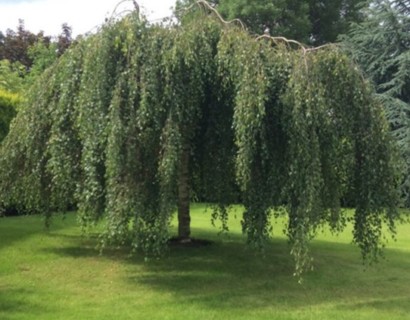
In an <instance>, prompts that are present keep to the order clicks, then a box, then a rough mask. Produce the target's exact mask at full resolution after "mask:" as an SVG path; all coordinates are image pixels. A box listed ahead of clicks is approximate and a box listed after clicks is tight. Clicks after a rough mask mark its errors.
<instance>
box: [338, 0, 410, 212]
mask: <svg viewBox="0 0 410 320" xmlns="http://www.w3.org/2000/svg"><path fill="white" fill-rule="evenodd" d="M364 14H365V16H366V19H365V20H364V21H363V22H362V23H360V24H353V25H352V29H351V31H350V32H349V34H348V35H347V36H344V37H343V38H342V41H343V44H344V46H345V48H346V49H347V50H348V52H349V53H350V54H351V56H352V57H353V58H354V59H355V60H356V61H357V62H358V63H359V64H360V66H361V67H362V68H363V70H364V72H365V74H366V76H368V77H369V78H370V79H372V80H373V82H374V83H375V85H376V90H377V93H378V98H379V99H380V100H381V101H382V102H383V105H384V106H385V110H386V114H387V116H388V118H389V120H390V124H391V128H392V132H393V135H394V137H395V138H396V140H397V143H398V145H399V149H400V152H401V155H402V158H403V159H404V167H405V169H404V171H405V172H406V173H405V178H404V182H403V188H402V190H403V195H404V199H405V203H406V204H407V206H409V205H410V2H409V1H382V0H380V1H373V2H372V5H371V6H370V7H369V8H367V9H366V10H365V11H364Z"/></svg>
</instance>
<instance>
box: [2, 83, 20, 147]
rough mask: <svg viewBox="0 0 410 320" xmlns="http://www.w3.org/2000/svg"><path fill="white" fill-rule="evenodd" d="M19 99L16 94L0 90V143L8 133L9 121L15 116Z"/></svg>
mask: <svg viewBox="0 0 410 320" xmlns="http://www.w3.org/2000/svg"><path fill="white" fill-rule="evenodd" d="M19 103H21V98H20V97H19V96H18V95H17V94H13V93H9V92H7V91H4V90H2V89H0V143H1V141H2V140H3V139H4V138H5V137H6V135H7V133H8V132H9V126H10V122H11V120H12V119H13V118H14V116H15V115H16V110H17V109H18V105H19Z"/></svg>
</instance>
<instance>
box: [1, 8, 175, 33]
mask: <svg viewBox="0 0 410 320" xmlns="http://www.w3.org/2000/svg"><path fill="white" fill-rule="evenodd" d="M120 2H121V1H120V0H0V31H2V32H3V33H4V32H5V31H6V29H8V28H9V29H12V30H16V27H17V25H18V20H19V19H23V20H24V24H25V27H26V29H27V30H29V31H31V32H33V33H37V32H39V31H44V32H45V34H46V35H51V36H55V35H58V34H59V33H60V32H61V25H62V24H63V23H67V24H68V25H69V26H71V27H72V28H73V34H74V36H76V35H78V34H84V33H86V32H88V31H90V30H92V29H93V28H94V27H95V26H98V25H100V24H101V23H103V22H104V19H105V18H106V17H109V16H111V14H112V12H113V10H114V8H115V7H116V5H117V4H119V3H120ZM137 2H138V4H139V5H140V7H141V11H142V13H144V14H145V15H146V16H147V17H148V20H150V21H152V20H156V19H159V18H163V17H167V16H169V15H171V9H170V8H171V7H172V6H174V5H175V0H137ZM133 7H134V6H133V4H132V1H131V0H124V1H123V3H121V4H120V5H119V7H118V10H117V12H121V11H123V10H126V9H130V8H133Z"/></svg>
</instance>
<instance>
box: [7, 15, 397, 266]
mask: <svg viewBox="0 0 410 320" xmlns="http://www.w3.org/2000/svg"><path fill="white" fill-rule="evenodd" d="M186 151H188V152H186ZM182 155H188V157H189V160H190V161H189V162H187V163H189V167H188V168H187V170H188V172H189V178H190V179H189V180H190V181H191V187H194V188H195V187H197V186H200V187H201V189H200V190H201V191H200V192H201V193H202V192H204V194H206V197H207V198H208V199H210V200H211V201H214V202H215V203H216V204H217V205H218V206H217V209H216V211H215V214H214V218H215V219H216V218H220V219H221V220H222V222H223V223H224V222H226V219H227V215H226V212H227V211H226V206H227V205H229V203H231V201H232V199H237V197H238V196H239V197H240V198H241V199H242V201H243V203H244V206H245V212H244V214H243V232H244V233H245V234H246V236H247V239H248V242H249V245H251V246H252V247H254V248H257V249H258V250H263V247H264V245H265V243H266V241H268V239H269V237H270V235H271V227H270V226H271V220H272V219H274V218H275V217H276V216H277V215H279V214H282V213H286V214H287V215H288V221H289V222H288V226H287V228H286V233H287V234H288V236H289V239H290V243H291V248H292V251H291V252H292V255H293V256H294V258H295V261H296V274H300V273H301V272H302V271H303V270H305V269H306V268H307V267H308V266H309V265H310V254H309V246H308V243H309V240H310V239H311V238H312V237H313V236H314V235H315V232H316V230H317V229H318V228H319V226H321V225H322V224H324V223H328V224H330V225H331V226H332V227H333V229H334V230H339V229H341V228H343V226H344V221H345V219H346V216H345V215H344V213H343V211H342V210H341V209H340V199H341V198H342V197H343V196H344V195H345V194H347V193H350V194H352V195H353V198H354V205H355V207H356V211H355V215H354V217H353V219H354V241H355V242H356V243H357V244H358V245H359V247H360V248H361V250H362V253H363V256H364V258H376V257H377V256H378V254H379V253H380V248H381V241H382V224H383V223H387V226H388V228H389V229H390V230H391V231H393V232H394V221H395V219H396V218H397V217H398V214H397V212H396V210H395V204H396V189H395V187H396V172H395V162H394V158H393V155H394V152H393V148H392V144H391V143H390V139H389V134H388V126H387V123H386V121H385V118H384V115H383V109H382V106H381V104H380V103H379V101H378V100H376V99H374V98H373V92H372V91H371V88H370V87H369V85H368V84H367V83H366V81H365V80H363V78H362V76H361V74H360V72H359V71H358V70H357V68H356V67H355V65H353V64H352V62H351V61H350V60H349V59H348V58H347V57H346V55H345V54H343V53H342V52H340V51H339V50H338V49H337V48H335V47H333V46H329V47H326V48H322V49H319V50H309V49H306V48H302V47H300V46H299V45H297V44H295V43H291V42H287V41H283V39H278V38H266V37H265V38H260V39H255V38H254V37H251V36H250V35H249V34H248V33H247V32H245V31H244V30H242V29H241V28H240V27H237V26H236V25H234V24H225V23H221V21H220V20H219V19H216V18H214V17H212V16H211V17H210V16H207V15H204V14H203V13H201V14H199V13H198V15H197V16H196V18H195V19H191V20H190V22H189V23H187V24H186V25H183V26H182V27H181V26H175V27H172V28H163V27H159V26H151V25H149V24H147V23H146V22H145V21H142V20H140V19H139V18H138V17H137V16H136V15H134V14H131V15H128V16H126V17H125V18H124V19H122V20H121V21H118V22H115V23H113V22H111V23H108V24H106V25H105V26H104V27H103V29H102V30H101V32H99V33H98V34H96V35H92V36H90V37H88V38H86V39H84V40H83V41H81V42H79V43H78V44H77V45H76V46H74V47H71V48H70V49H68V50H67V52H66V53H65V54H64V55H63V56H62V57H61V58H60V59H59V60H58V62H57V63H56V64H54V65H53V67H52V68H50V69H47V70H46V71H45V73H43V74H42V76H41V77H40V79H39V81H38V82H36V83H35V85H34V86H33V87H32V89H31V91H30V92H29V97H28V101H27V107H26V108H24V109H23V111H22V112H20V113H19V115H18V117H17V118H16V120H15V121H14V122H13V126H12V129H11V131H10V134H9V135H8V136H7V138H6V140H5V141H4V143H3V145H2V147H1V150H0V202H3V204H4V205H7V204H8V203H16V202H17V203H20V204H21V205H22V206H23V207H26V208H31V209H36V210H38V211H42V212H45V213H46V215H47V217H48V218H50V215H51V209H54V208H60V209H61V210H64V209H65V208H66V207H67V206H69V205H70V204H72V203H77V204H78V207H79V216H80V220H81V223H82V225H83V226H84V227H85V228H87V226H90V225H92V224H93V223H95V222H96V221H98V220H99V219H101V217H103V216H105V217H106V221H107V227H106V231H105V233H104V236H103V239H104V244H111V243H115V244H126V243H131V244H132V246H133V247H134V248H135V249H142V250H144V251H145V252H146V253H147V254H151V255H152V254H154V255H158V254H160V253H161V252H162V251H163V249H164V246H165V243H166V241H167V239H168V237H169V235H168V226H169V222H170V218H171V216H172V214H173V212H174V211H175V208H176V206H177V188H178V186H177V181H178V174H179V172H180V171H181V167H182V166H183V164H184V163H185V162H184V161H182V160H181V159H182V158H181V156H182ZM284 208H285V209H286V211H285V210H284Z"/></svg>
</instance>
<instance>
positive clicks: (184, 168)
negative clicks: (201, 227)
mask: <svg viewBox="0 0 410 320" xmlns="http://www.w3.org/2000/svg"><path fill="white" fill-rule="evenodd" d="M189 156H190V155H189V147H186V146H185V147H184V148H183V150H182V154H181V161H180V167H179V172H178V237H179V239H180V241H181V242H189V241H190V235H191V217H190V214H189V201H190V195H189Z"/></svg>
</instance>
